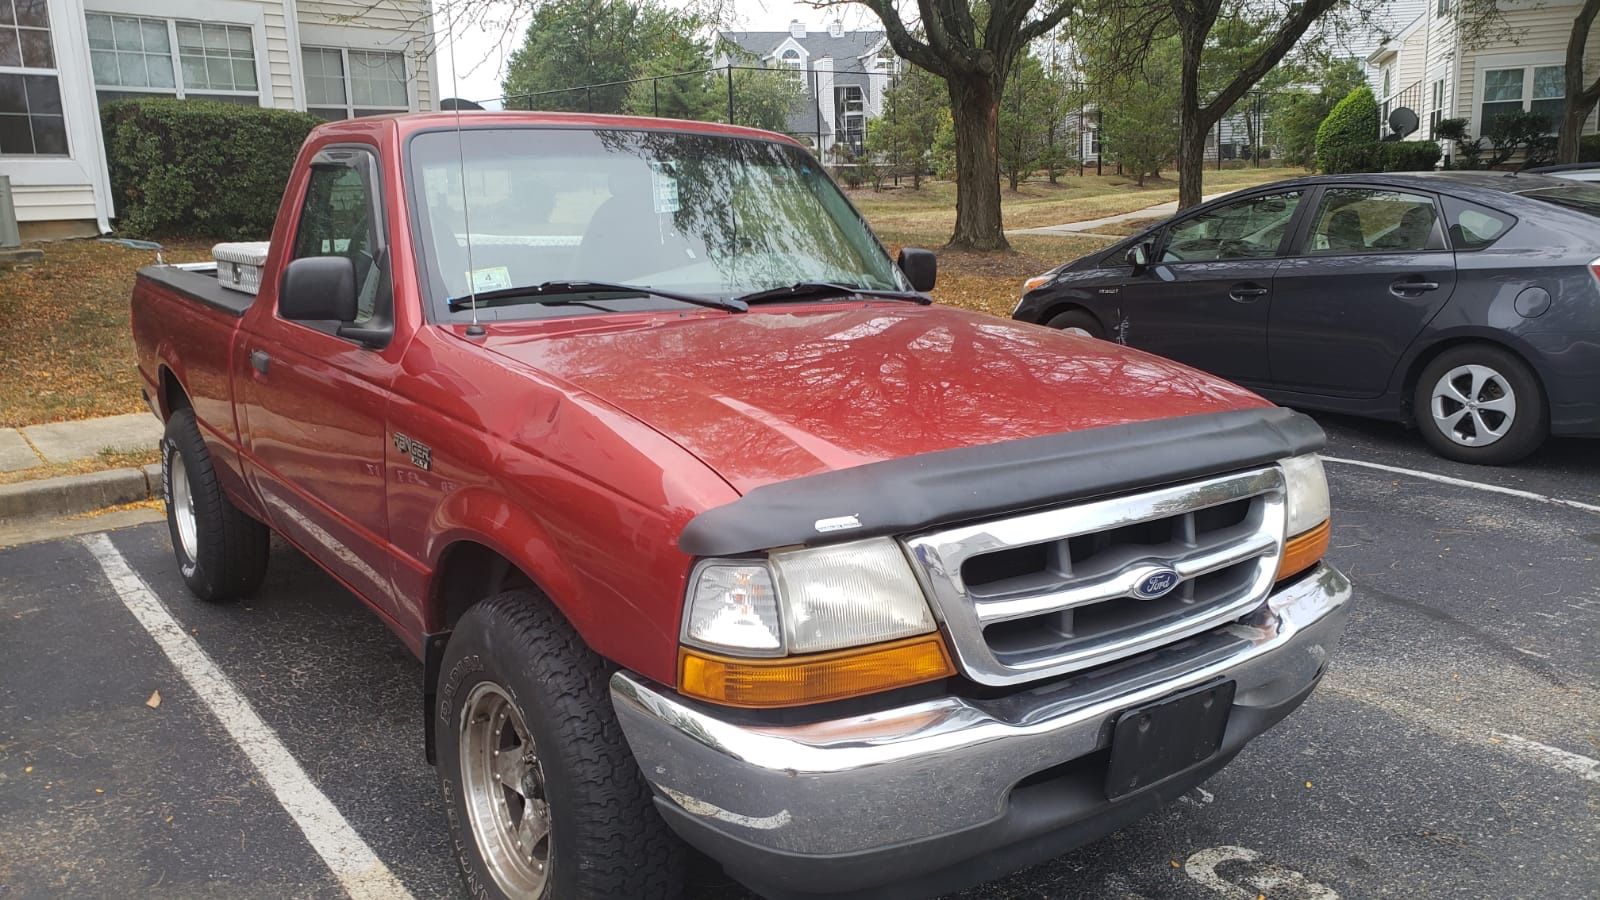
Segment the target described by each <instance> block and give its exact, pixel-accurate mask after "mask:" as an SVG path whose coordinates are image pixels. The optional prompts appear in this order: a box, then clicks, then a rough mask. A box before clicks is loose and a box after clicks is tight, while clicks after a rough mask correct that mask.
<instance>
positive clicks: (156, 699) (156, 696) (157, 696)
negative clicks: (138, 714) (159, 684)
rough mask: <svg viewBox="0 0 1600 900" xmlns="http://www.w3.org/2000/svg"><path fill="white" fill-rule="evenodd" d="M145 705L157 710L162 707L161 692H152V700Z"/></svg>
mask: <svg viewBox="0 0 1600 900" xmlns="http://www.w3.org/2000/svg"><path fill="white" fill-rule="evenodd" d="M144 705H145V706H148V707H150V708H151V709H155V708H156V707H158V706H160V705H161V692H160V691H151V692H150V699H149V700H146V701H145V702H144Z"/></svg>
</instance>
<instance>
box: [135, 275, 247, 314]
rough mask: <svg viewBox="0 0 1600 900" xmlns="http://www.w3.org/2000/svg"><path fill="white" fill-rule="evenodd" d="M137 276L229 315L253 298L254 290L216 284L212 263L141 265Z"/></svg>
mask: <svg viewBox="0 0 1600 900" xmlns="http://www.w3.org/2000/svg"><path fill="white" fill-rule="evenodd" d="M139 277H140V278H148V279H149V280H151V281H153V282H156V283H157V284H160V285H162V286H163V287H165V288H166V289H168V290H170V291H172V292H173V293H175V294H178V295H180V296H184V297H187V298H189V299H190V300H194V301H195V302H197V303H203V304H205V305H206V306H209V307H211V308H212V309H215V310H218V311H220V312H224V313H227V314H228V315H230V316H243V315H244V314H245V311H246V310H248V309H249V308H250V304H252V303H254V302H255V300H256V298H255V295H254V294H246V293H244V292H242V291H230V290H228V289H227V288H225V287H223V286H222V285H220V284H218V283H217V264H216V263H194V264H189V265H180V266H171V265H167V266H145V267H144V268H142V269H140V270H139Z"/></svg>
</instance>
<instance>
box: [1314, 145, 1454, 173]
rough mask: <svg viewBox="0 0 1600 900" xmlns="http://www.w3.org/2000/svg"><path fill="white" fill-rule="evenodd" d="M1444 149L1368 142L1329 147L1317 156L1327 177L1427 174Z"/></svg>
mask: <svg viewBox="0 0 1600 900" xmlns="http://www.w3.org/2000/svg"><path fill="white" fill-rule="evenodd" d="M1443 152H1444V151H1443V149H1441V148H1440V146H1439V144H1438V143H1437V142H1435V141H1368V142H1367V143H1365V144H1351V145H1348V146H1344V147H1330V148H1328V150H1327V153H1326V154H1320V151H1319V155H1322V156H1323V157H1324V158H1323V159H1322V171H1323V172H1326V173H1327V174H1329V175H1344V174H1347V173H1350V172H1429V171H1432V170H1433V167H1434V165H1435V164H1436V163H1438V162H1439V156H1440V155H1441V154H1442V153H1443Z"/></svg>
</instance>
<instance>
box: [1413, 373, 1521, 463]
mask: <svg viewBox="0 0 1600 900" xmlns="http://www.w3.org/2000/svg"><path fill="white" fill-rule="evenodd" d="M1429 406H1430V409H1429V412H1431V413H1432V414H1433V424H1434V426H1435V427H1437V428H1438V429H1439V433H1440V434H1443V435H1444V436H1445V437H1447V438H1449V439H1450V440H1451V441H1454V442H1455V443H1457V444H1460V445H1461V446H1463V447H1487V446H1489V445H1490V444H1493V443H1495V442H1496V441H1498V440H1500V439H1501V438H1503V437H1505V436H1506V433H1507V432H1509V431H1510V430H1511V426H1512V425H1514V424H1515V423H1516V421H1517V395H1516V392H1515V391H1513V390H1512V389H1511V382H1509V381H1507V380H1506V377H1505V376H1504V375H1502V374H1500V373H1499V372H1497V371H1495V370H1494V369H1491V368H1489V367H1488V366H1480V365H1476V364H1471V365H1465V366H1456V367H1455V368H1454V369H1451V370H1450V371H1448V372H1446V373H1444V375H1443V376H1441V377H1440V378H1439V380H1438V381H1437V382H1436V383H1435V384H1434V386H1433V399H1432V400H1431V401H1430V403H1429Z"/></svg>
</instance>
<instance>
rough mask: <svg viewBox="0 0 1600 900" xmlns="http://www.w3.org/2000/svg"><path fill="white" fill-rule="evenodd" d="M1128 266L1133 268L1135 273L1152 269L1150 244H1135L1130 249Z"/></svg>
mask: <svg viewBox="0 0 1600 900" xmlns="http://www.w3.org/2000/svg"><path fill="white" fill-rule="evenodd" d="M1128 265H1130V266H1133V270H1134V271H1135V272H1138V271H1140V270H1141V269H1148V268H1149V267H1150V245H1149V244H1148V243H1143V244H1134V245H1133V246H1132V247H1129V248H1128Z"/></svg>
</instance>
